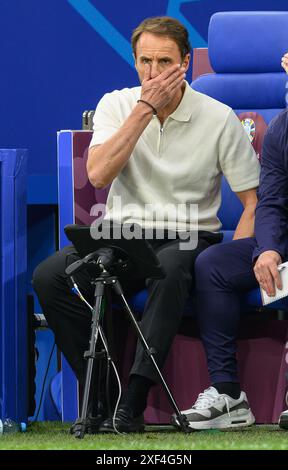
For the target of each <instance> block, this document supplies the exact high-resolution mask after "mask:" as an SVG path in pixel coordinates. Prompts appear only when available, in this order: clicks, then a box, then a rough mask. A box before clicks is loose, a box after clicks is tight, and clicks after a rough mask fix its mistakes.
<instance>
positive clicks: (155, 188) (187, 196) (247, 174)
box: [90, 82, 260, 232]
mask: <svg viewBox="0 0 288 470" xmlns="http://www.w3.org/2000/svg"><path fill="white" fill-rule="evenodd" d="M140 94H141V87H135V88H130V89H129V88H125V89H123V90H120V91H119V90H115V91H113V92H112V93H108V94H106V95H104V96H103V98H102V99H101V100H100V102H99V104H98V106H97V109H96V112H95V115H94V127H93V129H94V133H93V137H92V140H91V143H90V147H92V146H93V145H98V144H102V143H103V142H105V141H106V140H107V139H109V138H110V137H111V136H112V135H113V134H114V133H115V132H116V131H117V130H118V129H119V128H120V127H121V125H122V124H123V122H124V121H125V120H126V119H127V117H128V116H129V115H130V113H131V111H132V109H133V108H134V106H135V105H136V103H137V100H138V99H139V98H140ZM259 172H260V165H259V162H258V160H257V157H256V154H255V152H254V150H253V148H252V145H251V143H250V140H249V137H248V136H247V134H246V132H245V131H244V129H243V126H242V124H241V123H240V121H239V119H238V118H237V116H236V115H235V113H234V112H233V110H232V109H231V108H229V107H228V106H226V105H224V104H222V103H220V102H219V101H216V100H214V99H212V98H210V97H208V96H206V95H204V94H202V93H198V92H196V91H194V90H193V89H192V88H191V87H190V86H189V84H188V83H187V82H186V88H185V91H184V95H183V98H182V100H181V102H180V104H179V106H178V107H177V109H176V110H175V111H174V112H173V113H172V114H171V115H170V116H169V117H168V118H167V119H166V120H165V122H164V125H163V128H162V127H161V123H160V121H159V120H158V118H157V116H154V117H153V119H152V120H151V122H150V123H149V124H148V126H147V127H146V129H145V130H144V132H143V133H142V135H141V137H140V138H139V140H138V142H137V144H136V146H135V148H134V150H133V152H132V154H131V157H130V159H129V161H128V163H127V164H126V166H125V167H124V168H123V169H122V171H121V172H120V174H119V175H118V176H117V177H116V178H115V179H114V180H113V182H112V185H111V188H110V191H109V195H108V199H107V209H106V210H107V212H106V218H109V219H113V220H117V221H119V222H122V223H138V224H140V225H141V226H142V227H145V228H146V227H147V228H167V229H171V230H175V221H174V222H173V217H174V214H175V213H176V214H177V221H176V222H177V225H176V230H178V231H182V230H185V231H191V230H195V228H196V229H198V230H207V231H212V232H217V231H219V229H220V228H221V223H220V221H219V219H218V217H217V211H218V209H219V207H220V204H221V177H222V174H224V175H225V177H226V178H227V180H228V183H229V184H230V186H231V188H232V190H233V191H237V192H239V191H245V190H248V189H252V188H256V187H257V186H258V184H259ZM115 196H118V198H116V199H115ZM119 203H120V204H119ZM155 204H157V206H156V207H155ZM195 205H196V206H197V208H198V214H197V217H198V226H197V223H196V224H195V220H194V219H195V217H194V215H195V214H196V212H195V210H194V209H195ZM169 207H170V208H169ZM190 207H192V208H194V209H192V210H190ZM175 208H176V209H175ZM177 208H178V209H177ZM155 214H156V216H155ZM193 214H194V215H193Z"/></svg>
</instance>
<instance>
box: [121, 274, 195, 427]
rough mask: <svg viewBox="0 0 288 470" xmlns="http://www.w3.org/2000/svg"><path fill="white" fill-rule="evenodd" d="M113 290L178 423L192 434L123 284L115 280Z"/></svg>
mask: <svg viewBox="0 0 288 470" xmlns="http://www.w3.org/2000/svg"><path fill="white" fill-rule="evenodd" d="M113 288H114V290H115V291H116V292H117V294H118V295H120V297H121V299H122V301H123V304H124V306H125V310H126V311H127V313H128V315H129V319H130V320H131V323H132V325H133V327H134V329H135V331H136V334H137V337H138V338H139V341H140V342H141V344H142V346H143V348H144V351H145V353H146V355H147V356H148V357H149V358H150V360H151V362H152V364H153V366H154V367H155V369H156V371H157V374H158V376H159V379H160V381H161V384H162V385H163V387H164V390H165V392H166V394H167V397H168V399H169V401H170V403H171V405H172V407H173V409H174V411H175V413H176V416H177V420H178V422H179V423H180V426H181V428H182V430H183V431H184V432H185V433H189V432H191V431H192V430H191V428H190V427H189V422H188V420H187V417H186V416H185V415H182V414H181V411H180V409H179V408H178V405H177V403H176V401H175V399H174V397H173V395H172V393H171V391H170V389H169V387H168V385H167V383H166V381H165V379H164V377H163V375H162V373H161V371H160V369H159V367H158V365H157V362H156V361H155V358H154V356H153V354H154V352H155V351H154V350H153V348H150V347H149V345H148V343H147V341H146V340H145V338H144V336H143V333H142V331H141V329H140V328H139V325H138V323H137V321H136V319H135V317H134V315H133V312H132V310H131V309H130V307H129V304H128V303H127V301H126V299H125V297H124V294H123V290H122V287H121V284H120V282H119V281H118V280H115V283H113Z"/></svg>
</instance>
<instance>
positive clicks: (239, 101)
mask: <svg viewBox="0 0 288 470" xmlns="http://www.w3.org/2000/svg"><path fill="white" fill-rule="evenodd" d="M287 24H288V12H221V13H216V14H214V15H213V16H212V17H211V20H210V24H209V30H208V53H209V59H210V63H211V66H212V68H213V70H214V72H215V73H209V74H205V75H202V76H200V77H198V78H196V80H194V81H193V82H192V84H191V86H192V88H193V89H194V90H196V91H199V92H201V93H205V94H206V95H209V96H211V97H212V98H214V99H217V100H219V101H221V102H222V103H225V104H227V105H228V106H230V107H231V108H233V109H234V111H235V113H236V114H237V115H240V114H241V115H243V113H247V112H250V113H251V112H253V113H255V116H256V119H255V121H256V122H255V124H256V134H257V120H258V121H259V124H258V125H259V127H260V126H261V120H262V119H264V121H265V122H266V124H269V122H270V120H271V119H272V118H273V117H274V116H276V115H277V114H278V113H279V112H280V111H282V110H283V109H284V108H285V107H286V100H285V98H286V96H285V95H286V83H287V76H286V74H285V73H284V72H283V69H282V68H281V65H280V62H281V57H282V56H283V54H284V53H285V52H286V51H287V49H288V28H287ZM262 130H263V126H261V131H262ZM261 131H260V132H261ZM262 137H263V136H262ZM260 140H262V139H260ZM242 210H243V208H242V205H241V203H240V201H239V200H238V198H237V196H236V195H235V194H234V193H233V192H232V190H231V189H230V187H229V185H228V183H227V181H226V180H225V178H223V182H222V204H221V207H220V210H219V213H218V215H219V218H220V220H221V222H222V228H223V233H224V241H226V240H231V239H232V236H233V233H234V230H235V228H236V226H237V223H238V220H239V217H240V215H241V213H242ZM246 302H247V303H248V305H251V306H261V305H262V302H261V297H260V291H259V289H254V290H253V291H251V292H249V293H248V294H247V296H246ZM270 307H271V308H279V309H285V310H287V309H288V301H287V299H284V300H282V301H281V302H277V305H276V304H275V303H274V304H271V306H270Z"/></svg>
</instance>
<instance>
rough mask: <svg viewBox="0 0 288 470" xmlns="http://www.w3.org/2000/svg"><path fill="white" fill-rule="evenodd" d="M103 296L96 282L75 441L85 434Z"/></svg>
mask: <svg viewBox="0 0 288 470" xmlns="http://www.w3.org/2000/svg"><path fill="white" fill-rule="evenodd" d="M103 295H104V285H103V284H102V282H96V288H95V306H94V309H93V312H92V325H91V338H90V348H89V351H86V352H85V353H84V357H85V358H88V361H87V370H86V377H85V387H84V395H83V403H82V408H81V416H80V419H79V420H77V430H76V431H75V432H74V436H75V437H76V438H77V439H83V437H84V434H85V427H86V419H87V409H88V402H89V395H90V388H91V378H92V371H93V364H94V359H95V349H96V343H97V338H98V332H99V322H100V314H101V307H102V301H103Z"/></svg>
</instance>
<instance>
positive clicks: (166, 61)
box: [160, 59, 171, 64]
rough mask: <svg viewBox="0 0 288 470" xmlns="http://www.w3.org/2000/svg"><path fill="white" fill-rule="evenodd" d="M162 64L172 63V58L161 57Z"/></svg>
mask: <svg viewBox="0 0 288 470" xmlns="http://www.w3.org/2000/svg"><path fill="white" fill-rule="evenodd" d="M160 62H161V63H162V64H170V62H171V60H170V59H161V61H160Z"/></svg>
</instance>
